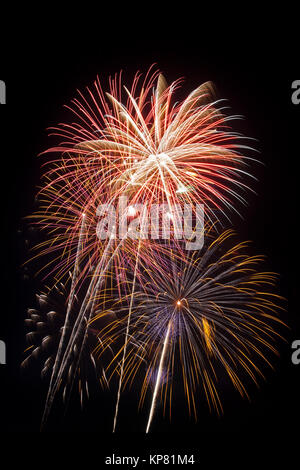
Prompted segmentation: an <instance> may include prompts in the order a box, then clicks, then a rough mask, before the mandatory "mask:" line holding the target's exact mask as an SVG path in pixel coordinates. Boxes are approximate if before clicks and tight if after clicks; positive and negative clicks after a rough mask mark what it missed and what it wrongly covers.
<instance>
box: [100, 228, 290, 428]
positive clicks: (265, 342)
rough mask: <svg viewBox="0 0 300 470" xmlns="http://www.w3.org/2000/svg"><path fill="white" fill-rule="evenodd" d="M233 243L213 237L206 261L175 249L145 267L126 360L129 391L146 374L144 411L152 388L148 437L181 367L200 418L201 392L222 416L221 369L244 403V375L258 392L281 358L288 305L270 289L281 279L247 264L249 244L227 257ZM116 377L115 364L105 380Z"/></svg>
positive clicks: (115, 331)
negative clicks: (282, 311)
mask: <svg viewBox="0 0 300 470" xmlns="http://www.w3.org/2000/svg"><path fill="white" fill-rule="evenodd" d="M232 236H233V233H232V232H231V231H230V230H228V231H225V232H224V233H223V234H222V235H220V236H219V237H218V238H217V239H214V240H211V234H208V244H207V247H206V249H205V250H203V252H202V253H201V254H199V253H198V252H196V253H194V254H193V255H191V256H186V257H185V258H184V259H183V258H182V257H180V258H179V257H178V254H177V253H176V252H173V250H171V249H170V251H169V253H168V254H167V255H163V256H160V257H158V256H156V261H155V262H153V263H152V264H151V266H141V270H142V272H143V275H142V276H141V277H140V280H141V283H140V284H139V286H138V287H137V288H136V290H135V296H134V297H135V301H134V309H133V314H132V317H131V328H130V334H131V336H132V337H133V338H134V340H135V347H134V348H132V350H131V352H128V354H127V362H126V367H125V372H124V375H125V377H124V386H125V384H126V383H132V380H133V378H134V377H135V375H136V373H137V371H138V370H141V369H143V370H144V371H145V372H144V382H143V387H142V390H141V398H140V404H142V403H143V402H144V399H145V396H146V393H147V390H148V388H150V390H152V387H151V386H152V385H153V383H154V390H152V405H151V410H150V415H149V421H148V425H147V432H148V430H149V427H150V424H151V421H152V417H153V413H154V409H155V404H156V401H157V399H158V392H159V391H160V393H161V396H162V397H163V402H164V409H165V407H166V403H167V399H168V398H169V404H170V411H171V397H172V394H173V393H174V391H173V388H172V378H173V376H174V370H175V369H176V367H175V366H176V359H178V360H179V362H180V364H181V375H182V383H183V387H184V392H185V395H186V398H187V403H188V408H189V412H190V413H191V412H192V413H194V414H195V416H196V414H197V398H196V392H197V390H198V389H199V386H200V385H202V388H203V391H204V395H205V397H206V399H207V402H208V405H209V408H210V409H212V408H214V409H215V410H216V411H217V413H221V412H222V404H221V399H220V396H219V393H218V386H217V385H218V381H219V380H218V379H219V375H221V376H222V372H221V373H220V371H219V367H220V366H222V367H223V368H224V369H225V371H226V374H227V376H228V377H229V379H230V381H231V382H232V384H233V386H234V387H235V388H236V389H237V390H238V392H239V393H240V394H241V395H242V396H243V397H248V394H247V390H246V387H245V386H244V384H243V379H242V377H243V376H244V375H246V376H248V377H250V378H251V380H253V381H254V382H255V384H256V385H258V384H259V380H258V379H259V378H263V377H264V375H263V372H262V371H263V369H264V367H265V366H266V365H268V366H270V367H272V365H271V362H270V357H269V356H270V354H276V348H275V344H276V339H278V337H279V336H280V335H279V333H278V332H276V326H277V327H278V325H279V324H281V325H283V323H282V321H281V320H280V318H279V316H278V313H279V311H280V309H282V302H281V301H282V298H281V297H280V296H278V295H276V294H275V293H274V289H272V287H273V286H274V284H275V280H276V275H275V274H274V273H272V272H262V271H260V270H259V268H258V267H259V265H260V264H261V262H262V260H263V258H262V257H261V256H248V255H247V254H246V253H245V249H246V248H247V245H248V244H247V243H238V244H233V243H231V245H230V247H229V248H227V249H226V244H228V242H229V241H230V239H232ZM209 239H210V240H209ZM121 303H122V300H120V304H121ZM121 311H122V309H121V307H120V312H121ZM124 312H126V308H125V310H124ZM124 322H125V323H126V317H125V319H124V318H122V315H121V316H120V318H119V319H117V320H116V321H115V322H114V324H111V325H110V326H109V327H108V328H107V331H106V335H107V338H106V339H105V340H103V343H102V346H101V348H100V347H99V351H100V357H101V351H102V350H103V351H105V345H107V346H108V345H109V346H110V347H111V346H112V344H113V342H114V340H115V338H118V337H119V335H120V332H121V331H122V328H124ZM137 344H138V345H139V346H137ZM103 346H104V349H102V348H103ZM117 357H118V354H116V358H117ZM256 362H258V363H260V364H261V368H260V367H259V365H257V364H256ZM145 364H146V365H147V366H146V367H145ZM116 372H117V373H119V363H118V360H117V359H116V361H112V363H111V364H110V366H109V370H107V375H108V376H113V374H114V373H116Z"/></svg>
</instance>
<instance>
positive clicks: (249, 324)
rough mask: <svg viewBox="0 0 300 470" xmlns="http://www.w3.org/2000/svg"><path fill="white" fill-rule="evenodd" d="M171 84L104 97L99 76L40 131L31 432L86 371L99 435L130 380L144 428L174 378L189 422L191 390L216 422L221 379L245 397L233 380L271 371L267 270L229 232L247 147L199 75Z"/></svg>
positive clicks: (155, 82)
mask: <svg viewBox="0 0 300 470" xmlns="http://www.w3.org/2000/svg"><path fill="white" fill-rule="evenodd" d="M181 85H182V80H177V81H175V82H173V83H171V84H170V85H168V84H167V82H166V80H165V78H164V77H163V75H162V74H161V73H159V72H158V71H156V70H154V69H153V67H151V68H150V69H149V71H148V73H147V74H146V75H145V77H143V76H142V75H141V74H136V75H135V77H134V79H133V83H132V85H131V87H130V88H128V87H127V86H124V85H123V78H122V74H120V75H119V76H115V77H114V78H113V79H110V82H109V92H107V93H104V91H103V89H102V86H101V84H100V80H99V79H98V78H97V80H96V81H95V82H94V85H93V88H87V89H86V92H85V93H79V96H78V98H76V99H74V100H73V101H72V104H71V106H69V109H70V110H71V112H72V114H73V116H74V121H73V122H69V123H63V124H59V125H58V126H56V127H55V128H52V129H51V134H53V135H55V136H56V138H59V140H60V143H59V145H56V146H55V147H52V148H51V149H50V150H48V151H47V152H45V154H44V156H43V157H41V158H45V161H44V163H43V167H44V173H43V179H42V185H41V188H40V190H39V192H38V195H37V202H38V209H37V210H36V212H35V213H34V214H33V215H32V216H31V217H30V220H31V224H33V225H35V226H36V227H38V228H39V229H40V233H41V238H42V240H41V241H40V242H39V243H38V244H37V245H36V246H35V247H34V252H33V254H32V257H31V261H32V260H36V259H38V260H43V261H42V265H41V269H40V272H39V274H40V275H41V276H42V278H43V282H47V285H48V286H49V287H47V288H45V289H44V291H43V292H42V293H39V294H38V295H37V306H36V307H35V308H30V309H29V310H28V318H27V319H26V324H27V325H28V327H29V329H30V331H29V333H28V334H27V337H28V341H29V343H30V344H29V347H28V349H27V350H26V358H25V360H24V362H23V366H24V367H25V368H26V367H27V366H29V365H30V363H31V362H32V361H40V364H41V372H42V375H43V376H45V377H46V378H47V379H48V382H49V387H48V394H47V398H46V403H45V410H44V415H43V418H42V426H44V425H46V423H47V419H48V416H49V413H50V412H51V407H52V405H53V402H54V400H55V398H56V396H57V393H58V391H59V390H62V393H63V397H64V399H65V400H66V399H68V398H69V397H70V394H71V392H72V390H73V389H75V387H74V384H75V383H76V384H77V386H76V388H77V389H79V393H80V397H81V403H83V398H84V397H87V398H88V396H89V380H90V378H91V376H93V377H96V378H97V380H99V382H100V384H101V385H102V386H103V387H106V388H107V387H108V388H109V389H110V390H111V392H112V393H113V394H114V395H115V411H114V416H113V417H112V431H113V432H114V431H116V430H117V426H118V419H119V407H120V406H121V401H120V400H121V395H122V392H123V391H124V389H125V388H126V387H128V388H130V386H132V384H134V383H135V381H136V379H137V377H138V378H139V381H138V382H139V383H141V384H142V385H141V387H140V390H139V400H138V401H139V406H144V407H146V406H147V407H148V408H149V413H148V420H147V423H145V432H146V433H148V432H149V431H150V430H151V429H152V428H153V422H152V421H153V417H154V415H155V412H156V410H157V407H158V403H162V405H163V410H164V412H166V410H167V409H168V410H169V412H168V414H169V415H170V416H171V409H172V396H173V394H174V391H173V388H174V386H173V384H174V379H175V378H176V382H177V383H180V384H181V387H182V390H183V393H184V395H185V398H186V402H187V408H188V412H189V413H190V414H193V415H194V416H195V417H196V416H197V402H198V401H199V400H201V397H203V398H205V399H206V401H207V403H208V406H209V408H210V409H211V410H215V411H216V412H217V413H218V414H220V413H222V411H223V407H222V401H221V393H220V391H221V389H222V380H221V379H220V377H222V378H223V377H224V375H225V376H226V378H227V379H228V380H229V382H230V384H232V385H233V387H234V388H235V389H236V390H237V391H238V392H239V393H240V394H241V395H242V396H243V397H248V392H247V389H246V385H245V384H244V378H246V377H247V378H248V379H249V378H250V379H251V381H253V382H254V383H255V384H256V385H258V384H259V379H261V378H263V377H264V368H265V366H267V367H272V362H271V361H272V355H273V354H277V352H276V339H277V338H278V337H280V333H279V331H278V330H277V326H278V325H280V324H282V321H281V320H280V318H279V315H278V313H279V311H280V309H281V308H282V307H281V298H280V296H279V295H277V294H276V291H275V290H274V285H275V284H276V275H275V274H274V273H272V272H269V271H264V270H262V267H261V265H262V262H263V257H262V256H256V255H249V254H248V253H247V250H248V245H249V244H248V243H246V242H242V243H240V242H238V241H237V240H236V235H235V234H234V233H233V231H232V230H231V228H230V226H231V218H230V217H231V214H234V213H237V214H240V210H241V208H242V207H243V206H245V205H246V204H247V201H246V195H247V192H248V191H252V188H251V180H252V179H254V176H253V175H252V174H251V164H252V162H253V161H254V159H253V158H251V157H249V156H247V155H246V154H247V153H249V152H251V151H252V149H251V147H249V146H248V145H246V144H245V143H244V138H243V136H241V135H239V134H237V133H235V132H233V131H232V129H231V122H232V121H233V120H234V119H236V118H237V117H238V116H228V115H227V114H226V108H225V106H224V102H223V101H222V100H217V98H216V92H215V89H214V86H213V84H212V83H211V82H207V83H204V84H202V85H201V86H199V87H198V88H196V89H195V90H194V91H193V92H192V93H190V94H189V95H188V96H187V97H186V98H185V99H183V100H179V101H178V99H177V94H178V93H179V92H181V91H182V90H181ZM53 154H54V155H55V156H54V157H52V155H53ZM226 225H229V228H226ZM44 260H45V261H44ZM245 380H246V379H245ZM246 381H247V380H246ZM99 393H100V392H99Z"/></svg>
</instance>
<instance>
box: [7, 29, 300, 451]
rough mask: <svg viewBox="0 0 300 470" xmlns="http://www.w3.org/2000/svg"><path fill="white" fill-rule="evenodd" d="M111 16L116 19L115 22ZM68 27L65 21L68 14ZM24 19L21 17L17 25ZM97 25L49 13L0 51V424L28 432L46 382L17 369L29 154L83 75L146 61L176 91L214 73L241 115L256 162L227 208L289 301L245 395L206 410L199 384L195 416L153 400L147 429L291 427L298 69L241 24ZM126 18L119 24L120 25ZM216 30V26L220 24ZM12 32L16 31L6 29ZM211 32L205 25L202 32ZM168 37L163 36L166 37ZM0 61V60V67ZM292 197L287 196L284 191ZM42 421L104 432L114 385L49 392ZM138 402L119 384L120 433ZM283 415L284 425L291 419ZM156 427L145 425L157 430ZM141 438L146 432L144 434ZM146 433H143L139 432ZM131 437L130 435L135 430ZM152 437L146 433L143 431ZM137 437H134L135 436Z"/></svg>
mask: <svg viewBox="0 0 300 470" xmlns="http://www.w3.org/2000/svg"><path fill="white" fill-rule="evenodd" d="M121 24H122V23H120V25H121ZM69 26H70V25H69ZM28 27H29V26H28ZM113 27H116V26H115V25H114V26H113V25H106V29H102V28H99V30H97V31H95V29H93V28H92V29H93V31H92V34H90V35H88V34H84V33H83V32H82V35H81V37H78V35H76V28H75V26H74V29H73V28H70V31H69V33H68V34H67V33H66V32H65V34H63V33H62V31H63V29H64V28H63V25H62V24H61V23H60V24H58V25H57V27H55V26H53V29H52V30H49V31H48V30H47V31H46V32H43V31H42V29H43V28H42V27H41V26H40V27H39V30H38V31H35V30H34V29H32V30H31V31H30V34H29V33H28V34H27V33H26V31H25V26H24V25H23V28H24V29H23V30H22V31H23V34H20V32H19V33H18V34H19V36H18V38H19V40H18V44H17V45H16V44H15V45H14V46H12V47H11V50H10V51H8V50H7V52H6V54H5V57H4V58H3V62H2V63H1V68H0V71H1V74H0V79H1V80H4V81H5V82H6V86H7V104H6V105H5V106H1V107H0V120H1V157H2V158H1V169H2V171H1V180H2V181H1V200H2V220H3V226H2V234H1V236H2V253H1V254H2V256H1V261H2V262H1V265H2V269H1V278H2V280H1V287H2V298H1V303H2V308H1V314H2V315H1V322H0V339H2V340H4V341H5V343H6V346H7V364H6V365H5V366H4V365H1V366H0V379H1V403H0V412H1V424H2V427H3V426H4V428H5V429H3V431H5V432H39V423H40V419H41V413H42V409H43V404H44V400H45V393H46V389H47V388H46V384H45V383H43V382H42V381H41V380H40V378H39V377H38V374H37V373H36V371H31V372H29V373H28V374H21V373H20V362H21V361H22V359H23V358H24V356H23V350H24V348H25V347H26V343H25V332H26V331H25V328H24V318H25V315H26V309H27V307H32V306H33V305H34V293H35V291H34V290H33V286H35V282H37V281H35V280H34V279H33V275H34V272H35V269H34V266H31V267H30V268H29V269H28V271H26V270H24V268H22V263H23V262H24V261H25V260H26V259H27V258H26V257H27V256H28V251H27V245H26V242H25V240H26V239H27V238H28V237H29V238H30V236H29V235H28V227H27V228H26V223H25V222H24V220H23V218H24V217H25V216H26V215H28V214H30V213H31V212H32V210H33V209H34V196H35V193H36V190H37V186H38V184H39V178H40V174H41V169H40V160H39V158H37V155H38V154H39V153H40V152H41V151H43V150H45V149H46V148H47V147H49V142H50V141H49V138H48V137H47V131H46V129H47V128H48V127H50V126H51V125H55V124H56V123H57V122H61V121H62V120H63V121H65V120H67V119H68V117H69V116H70V114H68V112H67V111H66V110H65V109H63V105H64V104H67V103H69V101H70V100H71V99H72V98H73V96H74V95H75V94H76V90H77V89H80V90H82V89H83V88H84V87H85V86H88V85H91V84H92V82H93V80H94V79H95V78H96V76H97V75H99V77H100V79H101V81H102V83H103V84H104V86H105V85H106V84H107V79H108V76H109V75H114V74H115V73H116V72H119V71H120V70H121V69H122V70H123V76H124V81H127V83H130V82H131V80H132V78H133V75H134V73H135V72H136V70H140V71H142V72H146V71H147V70H148V68H149V66H150V65H151V64H153V63H156V64H157V67H158V68H159V69H160V70H161V71H162V72H163V73H164V75H165V77H166V78H167V80H168V81H169V82H170V81H173V80H175V79H177V78H179V77H184V78H185V82H184V85H183V88H182V91H181V93H182V94H183V96H184V95H187V94H188V93H189V92H191V91H192V90H193V89H194V88H195V87H196V86H198V85H199V84H201V83H202V82H205V81H207V80H212V81H213V82H214V83H215V86H216V89H217V92H218V97H220V98H226V99H228V104H229V106H230V112H231V113H232V114H241V115H243V116H244V118H243V120H241V121H236V122H235V124H234V125H235V129H236V130H237V131H239V132H242V133H243V134H244V135H247V136H250V137H253V138H255V139H257V142H255V144H254V146H255V147H256V148H257V149H258V150H259V154H258V155H259V159H260V160H261V161H262V162H263V163H264V165H257V166H255V168H254V172H255V176H256V177H257V178H258V182H257V183H255V185H254V189H255V191H256V192H257V195H249V207H247V208H244V209H243V216H244V220H243V221H242V220H241V219H239V218H238V217H237V218H233V223H234V228H235V230H236V231H237V233H238V236H239V239H240V240H244V239H251V240H252V241H253V249H254V252H258V253H263V254H265V255H266V257H267V266H268V268H270V269H271V270H273V271H275V272H278V273H280V281H279V292H280V294H281V295H283V296H284V297H286V298H289V304H290V306H289V309H288V311H287V312H286V313H283V314H282V318H283V320H284V321H286V322H287V323H288V325H289V327H290V329H289V330H284V335H285V338H286V342H279V343H278V345H277V346H278V349H279V351H280V354H281V356H280V358H279V359H275V360H274V366H275V370H274V371H269V372H268V371H266V377H267V380H266V382H265V383H262V384H261V388H260V389H256V388H255V387H253V386H251V385H250V384H249V390H250V392H251V393H250V394H251V403H249V402H248V401H245V400H242V399H241V398H240V397H239V395H238V394H237V392H235V391H234V390H233V388H228V390H227V389H226V387H225V390H224V393H223V395H222V396H223V405H224V410H225V413H224V416H223V417H221V418H218V417H217V416H214V415H211V414H210V413H209V411H208V408H207V405H206V402H205V399H204V398H203V397H201V393H200V394H199V397H200V403H199V419H198V422H197V423H195V422H194V420H193V419H191V418H189V416H188V412H187V408H186V405H185V402H184V400H180V398H178V399H177V402H176V404H175V407H174V412H173V417H172V422H171V423H170V421H169V419H168V417H166V418H165V419H164V418H163V417H162V412H161V410H159V411H158V413H157V416H156V417H155V420H154V422H153V431H155V434H153V437H152V438H153V439H157V443H159V442H160V440H161V439H162V438H161V437H160V435H159V433H163V434H164V435H165V436H166V437H165V438H164V439H165V441H164V442H167V441H168V439H170V436H171V435H172V433H185V434H186V433H193V438H192V439H194V440H195V439H197V438H199V437H201V436H204V435H206V434H212V435H213V434H220V433H221V434H222V433H223V434H224V435H225V434H228V433H231V432H238V433H244V432H249V431H250V432H256V430H259V431H260V432H264V433H272V432H273V433H274V432H279V431H280V430H283V429H289V430H290V432H292V430H293V429H296V427H297V421H298V423H299V419H300V413H299V374H300V365H298V366H296V365H294V364H292V362H291V354H292V349H291V343H292V341H293V340H295V339H300V329H299V306H298V304H297V297H298V295H299V294H298V293H299V287H298V279H299V276H298V277H296V278H295V277H294V274H292V275H290V279H289V280H288V259H291V260H292V263H291V264H292V266H293V272H296V271H297V269H296V267H294V266H295V265H296V264H297V263H298V238H299V230H298V228H297V225H298V224H297V219H298V212H299V211H298V202H297V196H298V187H299V184H298V183H297V182H296V174H297V172H298V166H297V165H298V160H299V151H298V150H297V147H296V132H298V128H297V126H299V120H300V104H299V105H298V106H296V105H293V104H292V102H291V83H292V81H293V80H295V79H297V78H298V79H299V78H300V70H299V68H298V69H297V66H296V64H294V63H293V62H292V61H290V62H288V61H287V59H286V54H285V50H284V48H278V47H277V43H276V42H272V41H271V40H270V37H269V36H268V35H266V36H262V37H263V38H265V40H262V39H261V37H260V38H258V37H257V36H256V38H255V39H253V37H252V36H250V35H249V31H248V32H245V31H243V30H242V28H241V30H240V31H238V32H237V34H236V35H232V36H233V37H230V36H228V35H227V34H226V31H224V32H221V31H220V32H219V34H220V37H219V40H212V41H210V40H209V37H208V35H205V37H204V38H203V37H202V38H201V34H200V33H199V34H198V32H197V31H198V30H197V31H195V30H194V29H193V28H191V30H190V29H189V28H186V29H185V30H184V34H183V35H182V37H178V36H177V35H175V33H173V34H172V33H165V34H161V35H159V34H155V33H154V32H151V31H150V32H149V31H148V34H147V36H146V35H145V37H146V39H144V40H143V39H142V38H143V37H144V36H143V35H142V28H141V31H140V32H139V34H137V33H136V34H135V33H134V32H133V31H132V29H131V28H129V27H128V26H126V28H125V27H124V29H122V28H121V26H120V27H116V30H117V33H116V34H112V31H111V28H113ZM128 29H130V31H128ZM225 29H226V28H225ZM16 34H17V33H16ZM214 34H216V32H215V33H214ZM174 36H175V39H174ZM3 65H4V66H3ZM292 201H293V202H292ZM57 401H58V403H57V404H56V406H55V407H54V410H53V414H52V416H51V418H50V420H49V424H48V428H47V429H46V431H48V432H99V433H105V434H107V435H108V434H109V433H110V429H111V423H112V417H113V406H114V395H109V394H104V393H102V392H101V390H100V389H99V390H98V391H97V390H93V391H92V397H91V400H90V402H88V403H87V404H86V406H85V408H84V410H83V411H81V410H80V406H79V403H78V398H77V397H76V394H74V397H73V398H72V399H71V403H70V405H69V409H68V411H67V413H66V415H65V416H64V410H63V408H62V406H61V404H60V400H59V399H58V400H57ZM146 416H147V408H146V409H145V411H144V412H140V413H138V412H137V401H136V395H134V394H130V393H127V394H124V396H123V397H122V399H121V404H120V429H119V431H120V432H121V433H125V432H126V433H127V432H143V430H144V427H145V420H146ZM293 426H294V427H293ZM156 433H157V434H158V435H157V434H156ZM150 438H151V437H150ZM150 438H148V441H147V442H149V439H150ZM139 439H140V440H141V441H142V439H143V438H142V437H139ZM153 442H154V441H153ZM141 445H143V444H141Z"/></svg>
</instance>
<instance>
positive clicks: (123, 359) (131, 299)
mask: <svg viewBox="0 0 300 470" xmlns="http://www.w3.org/2000/svg"><path fill="white" fill-rule="evenodd" d="M140 247H141V240H139V244H138V251H137V256H136V263H135V268H134V275H133V284H132V291H131V297H130V305H129V312H128V319H127V325H126V332H125V343H124V350H123V357H122V363H121V371H120V378H119V385H118V393H117V401H116V407H115V415H114V423H113V432H115V430H116V425H117V419H118V412H119V402H120V396H121V387H122V381H123V374H124V364H125V358H126V352H127V344H128V341H129V339H128V337H129V327H130V320H131V311H132V305H133V295H134V290H135V281H136V275H137V268H138V264H139V256H140Z"/></svg>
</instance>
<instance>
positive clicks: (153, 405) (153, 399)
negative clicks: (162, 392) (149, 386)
mask: <svg viewBox="0 0 300 470" xmlns="http://www.w3.org/2000/svg"><path fill="white" fill-rule="evenodd" d="M170 330H171V320H170V321H169V324H168V328H167V332H166V336H165V339H164V343H163V349H162V353H161V357H160V361H159V368H158V374H157V379H156V383H155V388H154V392H153V396H152V402H151V408H150V413H149V418H148V423H147V427H146V434H148V432H149V429H150V426H151V422H152V419H153V415H154V411H155V405H156V398H157V394H158V390H159V386H160V379H161V375H162V369H163V366H164V360H165V356H166V351H167V346H168V341H169V336H170Z"/></svg>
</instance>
